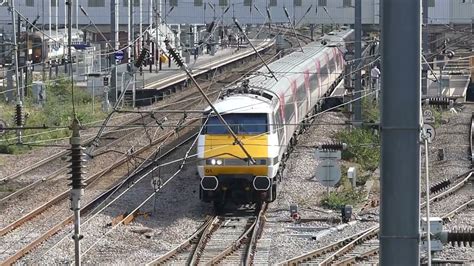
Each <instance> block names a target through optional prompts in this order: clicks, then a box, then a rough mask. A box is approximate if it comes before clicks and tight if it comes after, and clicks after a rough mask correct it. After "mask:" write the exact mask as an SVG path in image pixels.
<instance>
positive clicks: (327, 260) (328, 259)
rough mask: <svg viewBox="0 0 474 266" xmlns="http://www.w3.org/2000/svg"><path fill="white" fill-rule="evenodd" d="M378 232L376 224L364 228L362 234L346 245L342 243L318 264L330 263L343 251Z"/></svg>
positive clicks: (345, 251)
mask: <svg viewBox="0 0 474 266" xmlns="http://www.w3.org/2000/svg"><path fill="white" fill-rule="evenodd" d="M378 233H379V226H378V225H377V226H374V227H372V228H370V229H368V230H366V231H365V232H364V233H363V234H362V235H360V236H358V237H357V238H355V239H354V240H352V241H351V242H349V243H347V244H346V245H344V246H343V247H342V248H340V249H339V250H337V251H336V252H334V253H332V254H331V255H330V256H328V257H326V258H325V259H324V260H323V261H322V262H320V263H319V265H323V266H326V265H331V264H332V262H333V261H334V260H335V259H336V258H337V257H340V256H342V255H344V254H345V253H347V252H349V251H351V250H352V249H354V247H355V246H356V245H357V244H358V243H360V242H363V241H367V240H369V239H372V238H374V237H376V236H377V235H378Z"/></svg>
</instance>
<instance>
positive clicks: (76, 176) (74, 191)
mask: <svg viewBox="0 0 474 266" xmlns="http://www.w3.org/2000/svg"><path fill="white" fill-rule="evenodd" d="M66 5H67V24H68V27H67V55H68V60H67V63H68V64H70V65H71V67H70V70H69V71H70V72H69V75H70V76H71V82H74V80H73V75H74V74H73V71H72V50H71V49H72V48H71V46H72V6H73V0H67V2H66ZM71 85H74V84H71ZM73 100H74V99H73ZM73 112H74V120H73V122H72V126H71V129H72V136H71V138H70V144H71V149H70V150H71V160H70V162H71V166H70V167H71V171H70V172H69V173H70V174H71V178H70V180H71V181H72V182H71V184H70V185H71V187H72V188H71V197H70V199H71V210H72V211H73V213H74V235H73V237H72V238H73V239H74V261H75V265H76V266H80V265H81V244H80V241H81V239H82V235H81V197H82V195H83V194H84V187H85V186H86V184H85V183H84V180H83V177H82V167H83V166H82V162H83V158H82V157H83V152H82V150H83V148H82V147H81V135H80V132H79V129H80V124H79V120H78V119H77V116H76V113H75V110H74V109H73Z"/></svg>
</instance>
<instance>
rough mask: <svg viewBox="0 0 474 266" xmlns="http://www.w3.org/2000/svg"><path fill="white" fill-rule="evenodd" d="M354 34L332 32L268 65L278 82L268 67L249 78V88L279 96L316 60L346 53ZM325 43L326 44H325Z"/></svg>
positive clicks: (347, 31) (342, 31) (346, 31)
mask: <svg viewBox="0 0 474 266" xmlns="http://www.w3.org/2000/svg"><path fill="white" fill-rule="evenodd" d="M353 32H354V31H353V30H347V29H344V30H340V31H333V32H330V33H329V34H327V35H324V36H323V37H321V38H320V39H318V40H317V41H315V42H311V43H309V44H307V45H306V46H303V51H304V52H300V51H299V50H298V51H296V52H293V53H291V54H289V55H287V56H285V57H283V58H281V59H279V60H277V61H275V62H272V63H270V64H268V66H269V68H270V69H271V70H272V71H273V73H274V74H275V76H276V77H277V79H278V82H277V81H276V80H275V79H273V77H272V75H271V74H270V73H269V72H268V70H267V68H266V67H262V68H260V69H259V70H257V72H256V73H254V74H252V75H251V76H250V77H249V78H248V83H249V87H251V88H256V89H258V88H260V89H268V90H271V91H273V92H274V94H278V93H279V91H280V90H281V89H285V91H286V88H287V87H288V84H289V82H290V81H289V78H290V77H291V76H293V75H298V74H302V72H303V71H304V70H305V69H306V68H307V66H308V64H309V63H310V62H312V61H314V60H315V58H319V57H323V56H324V54H325V53H326V52H328V51H331V50H333V49H339V50H341V51H342V52H345V41H346V40H348V39H349V38H350V37H351V36H352V35H353ZM323 41H324V43H325V44H323ZM236 86H241V85H240V84H239V85H236Z"/></svg>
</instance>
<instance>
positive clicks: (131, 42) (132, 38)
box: [122, 0, 141, 94]
mask: <svg viewBox="0 0 474 266" xmlns="http://www.w3.org/2000/svg"><path fill="white" fill-rule="evenodd" d="M134 2H135V1H133V0H129V1H128V4H129V5H128V8H129V10H128V12H129V13H128V16H129V24H128V34H129V35H128V36H129V45H130V48H129V51H130V53H129V55H130V58H129V62H130V64H132V61H133V59H135V27H134V24H133V23H134V14H133V4H134ZM140 3H141V0H140ZM132 68H133V67H132ZM131 74H132V81H131V84H130V85H131V87H132V88H131V89H132V91H133V92H135V72H134V71H133V72H132V73H131ZM125 89H126V88H122V93H124V94H125Z"/></svg>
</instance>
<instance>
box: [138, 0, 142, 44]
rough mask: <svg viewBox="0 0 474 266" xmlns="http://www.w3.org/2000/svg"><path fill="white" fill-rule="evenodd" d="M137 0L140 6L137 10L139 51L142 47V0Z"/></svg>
mask: <svg viewBox="0 0 474 266" xmlns="http://www.w3.org/2000/svg"><path fill="white" fill-rule="evenodd" d="M138 1H139V5H140V8H139V12H140V15H139V19H140V23H139V25H140V26H139V32H140V33H139V37H140V39H139V40H138V51H140V50H141V48H142V47H143V0H138Z"/></svg>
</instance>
